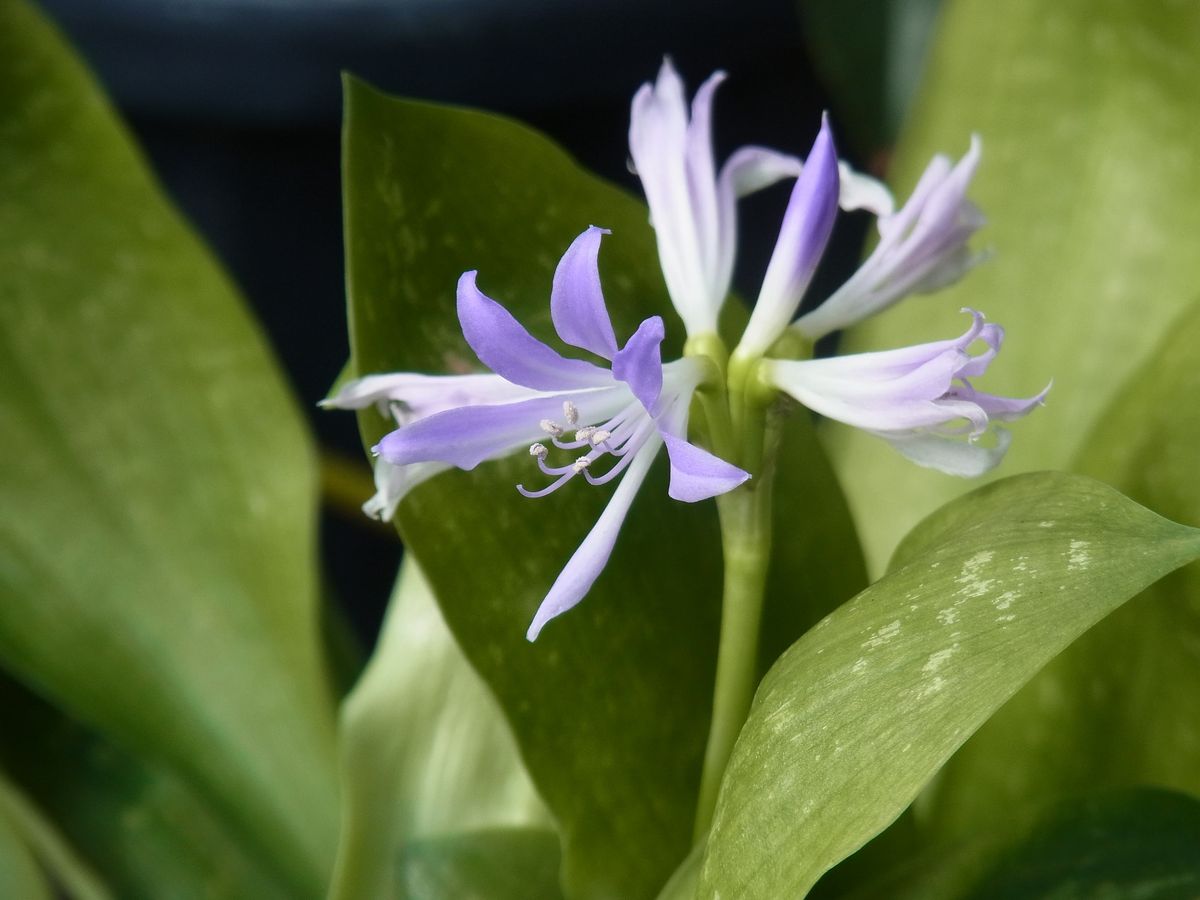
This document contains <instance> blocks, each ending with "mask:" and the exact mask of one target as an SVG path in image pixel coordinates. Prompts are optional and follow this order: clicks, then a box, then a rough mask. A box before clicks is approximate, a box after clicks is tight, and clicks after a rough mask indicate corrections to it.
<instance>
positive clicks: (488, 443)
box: [373, 385, 629, 469]
mask: <svg viewBox="0 0 1200 900" xmlns="http://www.w3.org/2000/svg"><path fill="white" fill-rule="evenodd" d="M564 400H570V401H571V402H572V403H573V404H575V406H576V407H577V408H578V410H579V414H580V417H581V418H586V420H587V421H595V420H599V419H604V418H607V417H609V416H612V415H615V414H616V413H617V412H619V411H620V410H621V408H622V407H623V406H624V405H625V404H626V403H628V401H629V389H628V388H626V387H625V386H624V385H619V386H617V387H612V388H604V389H602V390H598V391H586V392H581V391H575V392H571V391H567V392H562V393H559V394H552V395H549V396H544V397H537V398H535V399H533V400H524V401H522V402H520V403H506V404H499V405H495V406H467V407H462V408H459V409H450V410H446V411H445V412H440V413H437V414H436V415H432V416H429V417H428V418H425V419H421V420H419V421H417V422H413V423H412V424H411V425H405V426H403V427H401V428H398V429H396V430H395V431H393V432H391V433H389V434H387V435H385V436H384V437H383V439H382V440H381V441H380V442H379V443H378V444H377V445H376V446H375V447H374V448H373V450H374V452H375V453H377V454H378V455H379V456H382V457H383V458H384V459H386V460H387V461H388V462H390V463H392V464H393V465H406V464H409V463H415V462H426V461H437V462H444V463H449V464H450V465H453V466H458V467H459V468H460V469H473V468H475V466H477V465H479V464H480V463H481V462H484V461H485V460H489V459H499V458H501V457H504V456H508V455H509V454H511V453H514V452H516V451H517V450H520V449H523V448H527V447H528V445H529V444H531V443H533V442H534V441H537V440H539V439H540V438H545V437H546V436H547V435H546V431H545V430H544V429H543V428H542V427H541V423H542V422H543V421H547V422H561V420H562V418H563V401H564ZM564 430H565V429H564Z"/></svg>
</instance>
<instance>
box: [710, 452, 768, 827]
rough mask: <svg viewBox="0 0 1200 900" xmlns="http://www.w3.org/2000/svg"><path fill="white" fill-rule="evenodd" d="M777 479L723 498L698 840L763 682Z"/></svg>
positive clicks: (757, 481)
mask: <svg viewBox="0 0 1200 900" xmlns="http://www.w3.org/2000/svg"><path fill="white" fill-rule="evenodd" d="M771 480H772V479H771V478H770V477H769V474H768V476H767V477H765V478H756V479H755V480H754V481H751V482H748V483H747V484H746V485H745V486H744V487H741V488H739V489H737V490H735V491H732V492H730V493H728V494H725V495H724V496H722V497H718V498H717V509H718V511H719V513H720V518H721V537H722V543H723V545H724V558H725V594H724V601H723V603H722V607H721V643H720V648H719V650H718V653H717V678H716V687H715V690H714V692H713V715H712V725H711V727H710V730H709V733H708V747H707V749H706V750H705V754H704V771H703V774H702V776H701V780H700V799H699V803H698V805H697V807H696V830H695V836H696V840H697V841H699V840H702V839H703V838H704V836H705V834H707V833H708V829H709V826H710V825H711V824H712V817H713V811H714V810H715V808H716V804H717V791H718V789H719V788H720V785H721V778H722V776H723V775H724V774H725V766H726V764H727V763H728V762H729V755H730V753H732V752H733V744H734V741H736V740H737V736H738V733H739V732H740V731H741V729H742V724H743V723H744V722H745V721H746V714H747V713H748V712H749V710H750V701H751V700H752V699H753V697H754V689H755V686H756V684H757V678H756V676H757V671H758V633H759V626H760V624H761V621H762V606H763V592H764V589H765V586H766V580H767V565H768V562H769V560H770V557H771V484H770V481H771Z"/></svg>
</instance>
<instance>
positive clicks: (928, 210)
mask: <svg viewBox="0 0 1200 900" xmlns="http://www.w3.org/2000/svg"><path fill="white" fill-rule="evenodd" d="M980 146H981V145H980V142H979V138H978V137H977V136H972V138H971V146H970V148H969V149H968V150H967V153H966V154H965V155H964V156H963V158H962V159H961V160H959V162H958V163H957V164H955V165H951V163H950V161H949V160H948V159H946V158H945V157H944V156H935V157H934V158H933V160H932V161H930V163H929V165H928V166H927V167H926V169H925V172H924V174H923V175H922V176H921V179H920V180H919V181H918V182H917V186H916V188H914V189H913V193H912V196H911V197H909V199H908V202H907V203H905V204H904V206H903V207H901V208H900V210H899V211H897V212H896V213H894V214H893V215H891V216H885V217H882V218H880V220H879V233H880V241H879V244H878V245H877V246H876V247H875V249H874V250H873V251H872V253H871V255H870V256H869V257H868V258H867V260H866V262H864V263H863V264H862V265H861V266H860V267H859V269H858V271H857V272H855V273H854V275H853V276H851V278H850V279H849V280H847V281H846V283H845V284H843V285H842V286H841V287H840V288H839V289H838V290H837V291H835V292H834V293H833V295H832V296H830V297H829V298H828V299H827V300H826V301H825V302H824V303H822V304H821V305H820V306H818V307H817V308H816V309H814V310H813V311H811V312H809V313H806V314H805V315H803V316H801V317H800V318H799V319H798V320H797V321H796V326H795V327H796V328H797V329H798V330H799V331H800V332H801V333H803V334H804V335H805V336H806V337H808V338H809V339H811V340H816V339H818V338H821V337H823V336H824V335H826V334H829V333H831V332H833V331H837V330H839V329H842V328H846V327H848V326H850V325H853V324H854V323H856V322H860V321H862V320H863V319H865V318H866V317H868V316H871V315H874V314H875V313H877V312H880V311H881V310H884V309H886V308H887V307H889V306H891V305H892V304H894V303H896V302H897V301H899V300H900V299H902V298H903V297H905V296H907V295H908V294H913V293H928V292H931V291H935V290H939V289H941V288H943V287H945V286H947V285H949V284H951V283H953V282H954V281H957V280H958V279H959V278H961V277H962V275H963V274H964V273H965V272H967V271H968V270H969V269H970V268H972V267H973V266H975V265H976V264H978V263H979V262H980V261H981V260H982V259H984V258H985V257H986V254H978V253H972V252H971V251H970V250H968V248H967V246H966V245H967V241H968V240H969V239H970V237H971V235H972V234H974V233H975V231H977V230H978V229H979V228H980V226H982V225H983V221H984V220H983V216H982V214H981V213H980V212H979V210H978V208H977V207H976V206H975V205H974V204H973V203H971V201H970V200H968V199H967V196H966V192H967V188H968V187H969V185H970V182H971V178H972V177H973V176H974V174H975V170H976V168H977V167H978V164H979V157H980Z"/></svg>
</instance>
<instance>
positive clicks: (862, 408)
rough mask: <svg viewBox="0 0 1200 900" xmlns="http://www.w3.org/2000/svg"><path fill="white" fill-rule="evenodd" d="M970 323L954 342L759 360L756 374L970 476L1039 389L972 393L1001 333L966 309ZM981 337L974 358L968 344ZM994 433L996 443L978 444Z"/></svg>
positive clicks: (1002, 445) (1003, 443) (993, 458)
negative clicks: (1001, 424)
mask: <svg viewBox="0 0 1200 900" xmlns="http://www.w3.org/2000/svg"><path fill="white" fill-rule="evenodd" d="M964 311H965V312H970V313H971V315H972V324H971V327H970V328H968V329H967V331H966V333H964V334H963V335H962V336H961V337H959V338H957V339H955V340H953V341H937V342H933V343H930V344H922V345H918V346H916V347H907V348H903V349H900V350H890V351H885V352H882V353H863V354H857V355H850V356H843V357H836V358H833V359H821V360H805V361H796V360H766V361H764V362H763V363H762V365H761V368H760V372H761V375H762V377H763V378H764V379H765V380H766V381H768V382H769V383H771V384H773V385H775V386H776V387H778V388H779V389H780V390H782V391H784V392H785V393H787V394H789V395H791V396H792V397H794V398H795V399H796V400H798V401H800V402H801V403H803V404H804V405H805V406H807V407H808V408H809V409H812V410H814V411H815V412H818V413H820V414H822V415H824V416H827V417H829V418H832V419H836V420H838V421H840V422H844V423H846V424H848V425H853V426H855V427H858V428H862V429H864V430H866V431H868V432H870V433H872V434H875V435H876V436H878V437H881V438H884V439H886V440H887V441H889V442H890V443H892V444H893V446H895V447H896V448H897V449H898V450H899V451H900V452H901V453H903V454H904V455H906V456H908V457H910V458H911V459H913V460H914V461H915V462H917V463H919V464H920V465H923V466H928V467H931V468H935V469H940V470H941V471H943V472H947V473H949V474H953V475H967V476H970V475H977V474H980V473H981V472H983V471H986V470H987V469H989V468H991V467H992V466H995V465H996V464H998V463H999V461H1000V459H1001V458H1002V457H1003V455H1004V451H1005V449H1006V448H1007V446H1008V443H1007V442H1008V437H1007V435H1006V434H1004V433H1003V432H1000V431H999V429H997V427H996V425H995V424H994V423H995V422H996V421H1011V420H1013V419H1017V418H1020V417H1021V416H1024V415H1027V414H1028V413H1029V412H1031V411H1032V410H1033V409H1034V408H1036V407H1037V406H1039V405H1040V404H1041V403H1042V401H1043V400H1044V399H1045V396H1046V391H1048V390H1049V388H1047V389H1046V390H1045V391H1042V392H1041V393H1039V394H1037V395H1036V396H1034V397H1029V398H1024V399H1018V398H1011V397H998V396H995V395H992V394H985V393H982V392H980V391H976V390H975V389H974V387H973V386H972V385H971V383H970V382H969V381H967V377H968V375H976V374H982V373H983V372H984V371H985V370H986V369H987V366H988V364H989V363H990V362H991V361H992V360H993V359H994V358H995V357H996V355H997V353H998V351H999V349H1000V343H1001V340H1002V338H1003V334H1004V332H1003V329H1001V328H999V326H993V325H990V324H984V320H983V316H982V315H981V314H979V313H978V312H975V311H973V310H964ZM976 342H981V343H982V344H983V346H984V348H985V349H984V350H983V351H982V352H980V353H978V354H977V355H975V356H972V355H971V353H970V352H969V350H970V348H971V347H972V346H974V345H976ZM987 434H997V440H996V444H995V445H994V446H991V447H988V446H985V445H983V444H979V443H977V441H978V439H979V438H981V437H983V436H985V435H987Z"/></svg>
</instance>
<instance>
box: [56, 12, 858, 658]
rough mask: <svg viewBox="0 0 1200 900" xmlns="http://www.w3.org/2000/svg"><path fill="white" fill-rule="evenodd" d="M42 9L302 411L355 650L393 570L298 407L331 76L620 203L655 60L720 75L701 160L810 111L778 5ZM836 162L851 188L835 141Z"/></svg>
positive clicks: (324, 308)
mask: <svg viewBox="0 0 1200 900" xmlns="http://www.w3.org/2000/svg"><path fill="white" fill-rule="evenodd" d="M42 3H43V6H44V8H45V9H46V11H47V12H48V13H49V14H50V15H52V16H53V17H54V18H55V19H56V20H57V21H58V23H59V25H60V26H61V27H62V28H63V29H64V30H65V31H66V32H67V34H68V36H69V37H70V39H71V40H72V41H73V42H74V44H75V45H76V47H77V48H78V49H79V50H80V51H81V52H82V53H83V55H84V56H85V57H86V58H87V60H88V61H89V62H90V64H91V65H92V67H93V68H94V69H95V71H96V73H97V74H98V76H99V78H100V79H101V81H102V82H103V83H104V84H105V86H106V87H107V90H108V92H109V94H110V95H111V96H112V98H113V100H114V102H115V103H116V105H117V106H118V107H119V109H120V111H121V112H122V114H123V116H124V117H125V119H126V121H127V122H128V123H129V125H130V126H131V128H132V129H133V131H134V133H135V135H136V137H137V139H138V140H139V141H140V143H141V145H142V147H143V148H144V149H145V152H146V154H147V155H148V156H149V159H150V162H151V165H152V166H153V168H154V169H155V170H156V172H157V173H158V176H159V178H160V179H161V181H162V183H163V185H164V186H165V188H166V190H167V192H168V193H169V194H170V195H171V197H172V198H173V199H174V201H175V202H176V203H177V204H178V206H179V207H180V208H181V209H182V211H183V212H184V214H185V215H186V216H187V217H188V218H189V219H190V220H191V221H192V223H193V224H194V225H195V227H196V228H197V230H198V231H199V232H200V234H201V235H202V237H203V238H204V239H205V240H206V241H207V242H208V244H209V245H210V246H211V247H212V248H213V249H214V251H215V252H216V253H217V255H218V256H219V257H220V259H221V260H222V261H223V262H224V264H225V266H226V267H227V268H228V269H229V271H230V272H231V273H232V275H233V277H234V278H235V279H236V281H237V282H238V284H239V285H240V286H241V288H242V291H243V292H244V294H245V296H246V299H247V301H248V303H249V304H250V305H251V307H252V308H253V310H254V312H255V313H256V315H257V316H258V318H259V319H260V320H261V322H262V323H263V327H264V328H265V330H266V332H267V333H268V335H269V337H270V340H271V342H272V344H273V345H274V348H275V350H276V352H277V354H278V356H279V358H280V359H281V360H282V363H283V365H284V367H285V368H286V370H287V372H288V375H289V377H290V379H291V381H292V384H293V385H294V388H295V391H296V394H297V395H298V397H299V399H300V402H301V403H302V404H303V405H304V407H305V408H306V409H307V410H309V412H310V416H309V418H310V420H311V422H312V426H313V429H314V431H315V433H316V435H317V436H318V441H319V443H320V446H321V449H322V469H323V476H324V477H323V483H324V485H325V490H324V503H323V515H322V552H323V558H324V563H325V567H326V568H325V571H326V573H327V578H328V583H329V585H330V589H331V590H332V591H333V593H334V595H335V596H336V597H337V598H338V599H339V601H340V603H341V605H342V606H343V608H344V609H345V611H346V613H347V615H348V616H349V618H350V621H351V624H352V625H353V627H354V630H355V632H356V633H357V635H358V636H359V638H360V639H361V640H362V642H363V644H364V645H365V646H370V644H371V643H372V642H373V640H374V637H375V635H376V633H377V630H378V626H379V623H380V620H381V617H382V615H383V610H384V607H385V605H386V602H387V597H388V595H389V593H390V590H391V585H392V580H393V578H394V575H395V571H396V565H397V562H398V560H399V556H400V552H401V548H400V544H399V541H398V539H397V538H396V536H395V533H394V532H393V531H392V530H391V529H390V527H387V528H384V527H380V526H379V525H378V523H373V522H371V521H370V520H368V519H367V518H366V517H365V516H363V515H362V514H361V513H360V512H359V511H358V508H357V504H358V503H360V502H361V501H363V500H365V499H366V498H367V496H369V495H370V493H371V491H372V486H371V482H370V467H369V465H368V463H367V461H366V459H365V458H364V456H363V453H362V450H361V447H360V444H359V440H358V434H357V430H356V428H355V424H354V417H353V416H352V415H349V414H345V413H341V414H339V413H322V412H320V411H319V410H317V408H316V405H315V404H316V402H317V401H318V400H319V399H321V398H322V397H324V396H325V395H326V393H327V391H328V388H329V386H330V385H331V384H332V383H333V381H334V379H335V378H336V377H337V374H338V372H339V371H340V370H341V368H342V366H343V365H344V364H345V362H346V358H347V355H348V346H347V339H346V326H345V305H344V291H343V267H342V231H341V209H340V183H339V182H340V175H339V158H338V156H339V128H340V114H341V113H340V103H341V100H340V83H339V72H340V71H342V70H348V71H351V72H354V73H356V74H358V75H360V76H363V77H365V78H366V79H368V80H369V81H371V82H373V83H374V84H376V85H377V86H379V87H381V88H383V89H385V90H387V91H390V92H393V93H398V94H404V95H408V96H412V97H419V98H422V99H428V100H436V101H445V102H450V103H457V104H464V105H469V106H474V107H480V108H484V109H488V110H491V111H495V112H498V113H503V114H505V115H509V116H512V117H515V118H518V119H521V120H523V121H525V122H527V123H529V124H531V125H533V126H534V127H536V128H539V129H541V130H542V131H544V132H546V133H548V134H549V135H551V136H552V137H553V138H554V139H555V140H557V141H558V142H559V143H561V144H562V145H563V146H565V147H566V148H567V149H568V150H569V151H570V152H571V153H572V154H574V155H575V156H576V157H577V158H578V159H579V160H580V161H581V162H583V163H584V164H585V165H587V166H588V167H590V168H591V169H593V170H594V171H596V172H598V173H600V174H601V175H603V176H605V177H607V178H609V179H610V180H612V181H615V182H617V183H620V184H622V185H625V186H626V187H627V188H629V189H630V190H632V191H635V192H636V191H637V190H638V186H637V181H636V179H635V178H634V177H633V176H632V175H630V173H629V171H628V169H627V167H626V160H627V148H626V133H627V129H628V124H629V123H628V116H629V101H630V99H631V97H632V96H633V93H634V91H635V90H636V88H637V86H638V85H639V84H640V83H641V82H643V81H646V80H649V79H651V78H653V77H654V75H655V73H656V71H657V69H658V66H659V64H660V62H661V60H662V57H663V55H664V54H670V55H671V57H672V58H673V60H674V62H675V64H676V66H677V67H678V68H679V69H680V71H681V72H682V73H683V75H684V77H685V79H686V80H687V82H688V85H689V88H690V89H694V88H695V87H696V86H697V85H698V84H699V83H700V81H701V80H702V79H703V78H705V77H707V75H708V74H709V73H710V72H711V71H713V70H714V69H717V68H723V69H725V70H727V71H728V72H729V74H730V78H729V80H728V81H727V82H726V84H725V85H724V86H723V87H722V88H721V91H720V93H719V95H718V100H717V115H716V118H715V122H716V128H717V147H718V154H719V157H724V156H725V155H726V154H728V152H729V151H730V150H731V149H733V148H734V147H735V146H738V145H740V144H744V143H762V144H768V145H771V146H774V147H777V148H779V149H783V150H787V151H790V152H794V153H800V154H803V153H805V152H806V151H807V147H808V145H809V143H811V141H812V139H813V137H814V136H815V133H816V129H817V125H818V123H819V117H820V113H821V111H822V110H823V109H825V108H828V107H830V106H831V103H830V101H829V98H828V97H827V96H826V95H825V93H824V92H823V89H822V86H821V83H820V80H819V79H818V76H817V74H816V72H815V71H814V66H813V64H812V60H811V58H810V56H809V54H808V53H806V50H805V46H806V41H805V38H806V37H811V35H806V34H805V33H804V31H803V29H802V28H801V24H800V16H799V15H798V12H797V7H796V5H795V3H794V0H739V2H718V0H700V2H692V3H689V4H678V3H671V2H668V0H597V2H592V3H576V2H558V3H553V2H546V0H542V2H538V0H390V2H389V0H325V2H321V0H290V2H289V0H108V2H105V3H96V2H94V0H42ZM809 27H810V28H811V27H812V26H811V23H810V25H809ZM834 62H838V61H836V60H835V61H834ZM825 71H829V68H828V65H827V66H826V68H825ZM833 113H834V122H835V126H836V125H837V124H838V118H837V109H836V108H835V109H834V110H833ZM842 150H843V156H847V157H849V158H850V159H851V160H852V161H853V162H854V163H855V164H857V165H859V166H864V164H865V161H864V160H863V159H861V158H855V157H856V154H855V153H854V152H853V148H852V147H849V146H848V142H847V141H842ZM869 167H870V168H875V169H878V168H879V167H880V158H879V157H876V158H874V159H873V160H872V161H871V165H870V166H869ZM787 193H788V188H787V186H782V187H777V188H775V189H773V190H771V191H767V192H764V193H763V194H762V195H758V196H756V197H754V198H751V199H750V200H748V201H746V202H745V203H744V204H743V219H742V222H743V227H742V247H741V248H740V251H739V261H738V270H737V275H736V284H737V287H738V290H739V292H740V293H741V294H742V295H743V296H747V297H753V296H754V292H755V291H756V290H757V284H758V280H759V278H760V277H761V273H762V271H763V268H764V267H765V264H766V260H767V258H768V256H769V254H770V251H771V248H772V246H773V243H774V234H775V229H776V228H777V227H778V222H779V217H780V216H781V215H782V210H783V206H784V204H785V203H786V199H787ZM582 224H586V223H582ZM867 224H868V223H867V221H866V220H865V219H864V218H862V217H843V219H842V223H841V224H840V225H839V231H838V233H837V234H836V235H835V244H834V248H833V252H832V253H831V254H830V256H829V258H828V262H827V263H826V264H825V266H824V267H823V269H822V271H821V272H820V273H819V274H818V282H817V284H816V286H815V289H814V291H812V292H811V295H812V296H813V297H820V296H823V295H824V294H825V293H826V292H827V286H828V285H830V284H831V283H834V282H835V281H836V280H838V279H840V278H843V277H845V275H846V274H848V272H849V270H850V269H851V268H852V267H853V265H854V264H855V261H856V260H857V257H858V254H859V250H860V247H861V244H862V240H863V237H864V234H865V231H866V226H867ZM547 288H548V286H547Z"/></svg>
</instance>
